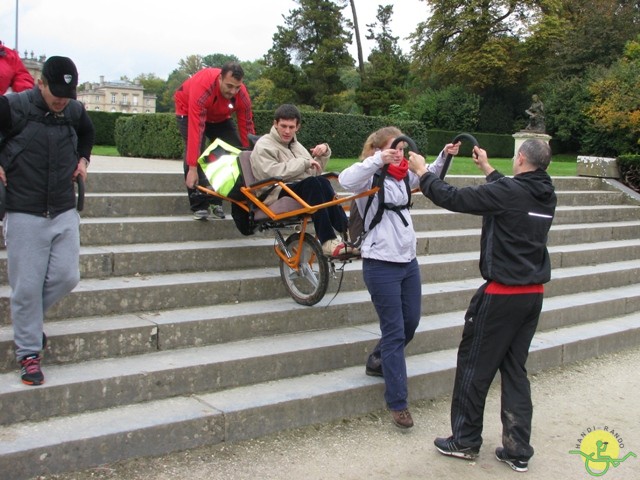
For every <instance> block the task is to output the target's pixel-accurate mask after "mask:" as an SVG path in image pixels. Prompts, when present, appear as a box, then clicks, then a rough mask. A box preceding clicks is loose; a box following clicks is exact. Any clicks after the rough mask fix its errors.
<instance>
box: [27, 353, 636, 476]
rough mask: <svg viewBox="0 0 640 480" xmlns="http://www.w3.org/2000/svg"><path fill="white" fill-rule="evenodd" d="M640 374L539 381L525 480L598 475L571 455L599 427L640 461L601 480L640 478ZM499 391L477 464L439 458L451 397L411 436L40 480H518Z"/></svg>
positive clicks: (329, 432) (207, 454)
mask: <svg viewBox="0 0 640 480" xmlns="http://www.w3.org/2000/svg"><path fill="white" fill-rule="evenodd" d="M639 371H640V348H636V349H633V350H626V351H622V352H620V353H617V354H613V355H608V356H604V357H601V358H597V359H593V360H588V361H584V362H580V363H576V364H573V365H570V366H568V367H564V368H559V369H554V370H550V371H546V372H543V373H540V374H538V375H535V376H532V377H531V386H532V391H533V401H534V423H533V437H532V444H533V446H534V448H535V449H536V454H535V456H534V457H533V459H532V460H531V462H530V463H529V472H528V473H527V474H526V475H527V477H525V478H528V479H530V480H531V479H544V480H550V479H560V478H561V479H563V480H571V479H581V480H583V479H589V478H594V477H593V476H592V475H590V474H589V473H588V472H587V471H586V468H585V463H584V461H582V460H581V458H580V456H579V455H575V454H570V453H569V451H570V450H575V449H576V444H577V442H578V439H579V438H580V436H581V435H582V434H587V433H589V430H588V429H589V428H591V429H594V427H595V430H604V429H605V427H606V428H607V429H608V430H609V431H611V430H612V429H613V430H615V432H617V434H618V435H619V439H618V441H619V442H620V441H622V444H623V445H624V447H623V448H620V450H619V456H617V457H615V458H622V457H623V456H624V455H626V454H628V453H629V452H635V453H636V454H637V455H638V456H637V457H636V458H634V457H632V456H630V457H629V458H628V459H626V460H625V461H624V462H621V463H619V464H618V466H616V467H614V466H613V465H610V468H609V470H608V472H607V473H606V474H605V475H604V476H603V478H604V479H606V480H615V479H637V478H640V408H639V407H638V399H640V381H639V379H638V372H639ZM495 387H496V385H494V387H493V388H492V389H491V392H490V394H489V398H488V399H487V406H486V410H485V429H484V446H483V448H482V450H481V453H480V457H479V458H478V460H477V461H475V462H468V461H464V460H459V459H453V458H449V457H443V456H442V455H439V454H438V453H437V452H436V451H435V449H434V447H433V439H434V437H436V436H442V435H448V434H449V431H450V430H449V399H448V398H442V399H438V400H436V401H424V402H417V403H414V404H412V405H411V412H412V415H413V417H414V420H415V422H416V426H415V427H414V428H413V429H411V430H409V431H407V432H406V433H404V432H401V431H399V430H398V429H397V428H395V427H393V426H392V424H391V422H390V421H389V418H388V413H387V412H384V411H380V412H376V413H374V414H370V415H366V416H362V417H356V418H349V419H344V420H342V421H339V422H334V423H330V424H323V425H318V426H312V427H305V428H300V429H297V430H293V431H288V432H283V433H280V434H276V435H272V436H269V437H265V438H260V439H255V440H251V441H246V442H241V443H236V444H230V445H216V446H212V447H204V448H199V449H196V450H191V451H187V452H180V453H174V454H170V455H165V456H162V457H157V458H144V459H137V460H131V461H127V462H121V463H117V464H112V465H103V466H101V467H99V468H93V469H90V470H86V471H83V472H78V473H71V474H65V475H50V476H44V477H38V479H39V480H54V479H55V480H89V479H92V480H95V479H118V480H182V479H185V480H205V479H206V480H216V479H225V480H229V479H233V480H245V479H246V480H249V479H251V480H256V479H260V480H268V479H287V480H296V479H305V480H321V479H344V480H356V479H358V480H359V479H371V478H376V479H377V478H380V479H426V478H440V479H465V480H476V479H478V480H480V479H491V480H501V479H507V478H509V479H513V478H517V477H518V476H519V475H522V474H518V473H516V472H513V471H512V470H511V469H510V468H509V467H507V466H506V465H504V464H501V463H499V462H497V461H496V460H495V458H494V456H493V451H494V449H495V447H496V446H497V445H499V443H500V436H501V425H500V417H499V402H500V396H499V389H497V388H495ZM598 435H600V434H598ZM591 438H593V436H592V437H591ZM620 439H621V440H620ZM585 444H586V441H585ZM591 465H592V466H593V464H591ZM603 465H605V464H603V463H600V464H598V465H596V466H603Z"/></svg>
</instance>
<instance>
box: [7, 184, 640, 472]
mask: <svg viewBox="0 0 640 480" xmlns="http://www.w3.org/2000/svg"><path fill="white" fill-rule="evenodd" d="M450 181H451V182H452V183H454V184H456V185H459V186H462V185H469V184H472V183H480V182H482V181H483V179H481V178H479V177H451V178H450ZM555 184H556V189H557V192H558V198H559V206H558V209H557V214H556V219H555V221H554V225H553V227H552V229H551V233H550V245H549V249H550V252H551V258H552V262H553V273H552V277H553V278H552V281H551V282H550V283H549V284H548V285H547V287H546V298H545V304H544V309H543V315H542V318H541V321H540V326H539V329H538V333H537V335H536V337H535V339H534V342H533V345H532V348H531V355H530V359H529V363H528V368H529V371H530V372H536V371H540V370H543V369H547V368H551V367H556V366H559V365H563V364H566V363H570V362H574V361H577V360H581V359H585V358H589V357H595V356H598V355H601V354H604V353H608V352H611V351H616V350H619V349H623V348H628V347H632V346H637V345H640V201H639V200H638V198H637V197H634V196H633V194H631V193H630V192H629V191H626V190H625V189H620V188H618V187H617V184H616V183H615V182H611V181H606V180H601V179H597V178H578V177H572V178H556V179H555ZM87 190H88V192H89V193H87V197H86V201H85V210H84V211H83V213H82V217H83V219H82V224H81V238H82V249H81V272H82V280H81V282H80V284H79V285H78V287H77V288H76V289H75V290H74V291H73V292H72V293H71V294H70V295H69V296H68V297H66V298H65V299H64V300H63V301H61V302H60V303H59V304H58V305H56V306H55V307H54V308H53V309H52V310H51V311H50V312H49V314H48V318H47V322H46V324H45V330H46V333H47V335H48V337H49V340H50V341H49V346H48V348H47V351H46V354H45V358H44V362H43V366H44V368H43V370H44V372H45V375H46V380H47V381H46V384H45V385H43V386H41V387H26V386H23V385H22V384H21V382H20V381H19V377H18V372H17V367H16V364H15V361H14V359H13V345H12V332H11V326H10V320H9V294H10V289H9V287H8V285H7V280H6V251H5V250H0V279H1V283H0V479H1V480H5V479H11V480H21V479H27V478H32V477H35V476H37V475H39V474H43V473H56V472H67V471H73V470H78V469H83V468H87V467H90V466H95V465H99V464H103V463H108V462H114V461H117V460H121V459H126V458H132V457H137V456H147V455H158V454H162V453H166V452H171V451H176V450H184V449H188V448H193V447H197V446H200V445H204V444H215V443H220V442H233V441H238V440H243V439H248V438H253V437H258V436H262V435H266V434H269V433H272V432H276V431H280V430H283V429H288V428H295V427H299V426H303V425H308V424H312V423H319V422H327V421H331V420H335V419H337V418H342V417H349V416H353V415H360V414H364V413H367V412H370V411H374V410H379V409H381V408H383V407H384V403H383V398H382V393H383V382H382V381H381V379H377V378H371V377H367V376H365V375H364V361H365V359H366V356H367V352H368V350H369V349H370V348H371V347H372V346H373V345H374V343H375V342H376V341H377V339H378V336H379V329H378V325H377V317H376V315H375V313H374V310H373V308H372V305H371V304H370V301H369V297H368V294H367V292H366V288H365V286H364V283H363V281H362V275H361V271H360V269H361V265H360V261H355V262H353V263H351V264H348V265H346V266H345V268H344V271H343V272H342V274H343V278H342V282H341V287H340V292H339V293H338V295H337V296H335V298H334V294H335V292H336V288H337V286H338V283H339V277H340V275H341V272H340V271H338V272H337V273H336V277H337V278H335V279H333V280H332V281H331V285H330V287H329V292H328V293H327V295H326V296H325V298H324V299H323V300H322V301H321V302H320V303H319V304H317V305H315V306H314V307H303V306H300V305H298V304H296V303H294V302H293V300H291V299H290V297H289V296H288V295H287V293H286V290H285V289H284V287H283V285H282V283H281V280H280V276H279V271H278V263H277V258H276V256H275V253H274V252H273V250H272V249H273V239H272V238H271V237H270V236H268V235H263V234H258V235H255V236H253V237H242V236H241V235H240V234H239V233H237V232H236V230H235V226H234V224H233V221H232V220H231V219H230V218H229V215H228V218H227V219H226V220H215V221H208V222H196V221H193V220H192V219H191V217H190V216H188V215H186V214H185V210H186V198H185V194H184V191H183V184H182V180H181V175H179V174H176V173H174V172H171V173H169V172H167V173H162V172H160V173H145V174H144V175H141V174H135V173H130V172H126V173H125V172H122V173H104V172H103V173H100V172H93V173H92V175H91V178H90V183H89V184H88V185H87ZM225 209H228V205H225ZM412 215H413V218H414V223H415V227H416V230H417V232H418V252H419V262H420V265H421V269H422V278H423V315H424V317H423V319H422V322H421V324H420V327H419V329H418V331H417V332H416V336H415V339H414V340H413V341H412V342H411V344H410V345H409V347H408V350H407V354H408V360H407V363H408V371H409V375H410V385H409V390H410V396H411V400H418V399H424V398H434V397H438V396H442V395H446V394H449V393H450V391H451V388H452V384H453V373H454V368H455V353H456V348H457V344H458V340H459V337H460V333H461V330H462V318H463V315H464V311H465V309H466V307H467V304H468V302H469V300H470V298H471V295H472V294H473V292H474V291H475V289H476V288H477V287H478V286H479V285H480V283H481V279H480V278H479V273H478V245H479V233H480V218H479V217H474V216H470V215H462V214H454V213H450V212H447V211H445V210H441V209H437V208H435V207H433V205H432V204H431V203H430V202H429V201H428V200H426V199H425V198H424V197H423V196H421V195H416V196H415V197H414V208H413V211H412Z"/></svg>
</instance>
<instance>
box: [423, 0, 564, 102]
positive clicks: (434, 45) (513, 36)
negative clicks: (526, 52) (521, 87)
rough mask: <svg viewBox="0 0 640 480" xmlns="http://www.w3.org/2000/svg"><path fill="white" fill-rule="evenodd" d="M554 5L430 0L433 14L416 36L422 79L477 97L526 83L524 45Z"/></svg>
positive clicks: (520, 0)
mask: <svg viewBox="0 0 640 480" xmlns="http://www.w3.org/2000/svg"><path fill="white" fill-rule="evenodd" d="M553 1H556V0H469V1H467V2H462V3H461V2H460V1H458V0H425V2H426V3H427V4H428V5H429V6H430V7H431V9H432V15H431V17H430V18H429V20H427V21H425V22H421V23H419V24H418V27H417V29H416V31H415V32H414V33H413V34H412V35H411V39H412V52H413V56H414V67H415V68H416V71H417V73H418V75H419V76H420V77H422V78H423V79H425V80H427V81H431V82H433V81H435V82H436V84H440V85H442V84H459V85H466V86H468V88H470V89H472V90H473V91H475V92H477V93H482V92H483V91H485V90H487V89H488V88H490V87H492V88H496V87H503V86H510V85H516V84H518V83H521V80H522V76H523V71H524V67H523V65H522V61H521V54H520V42H521V40H522V38H524V37H525V36H526V35H528V34H529V33H530V32H531V25H532V24H534V23H535V22H536V20H537V19H538V18H539V17H540V16H541V15H542V14H543V7H544V6H546V4H547V3H548V2H553Z"/></svg>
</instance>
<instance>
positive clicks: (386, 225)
mask: <svg viewBox="0 0 640 480" xmlns="http://www.w3.org/2000/svg"><path fill="white" fill-rule="evenodd" d="M401 135H402V132H401V131H400V130H399V129H397V128H395V127H384V128H381V129H380V130H377V131H376V132H374V133H372V134H371V135H370V136H369V138H368V139H367V141H366V142H365V144H364V147H363V150H362V154H361V156H360V158H361V159H362V161H361V162H358V163H355V164H353V165H351V166H350V167H349V168H347V169H345V170H344V171H342V173H340V176H339V177H338V181H339V182H340V185H342V187H343V188H345V189H346V190H349V191H350V192H353V193H360V192H364V191H366V190H368V189H370V188H371V186H372V183H373V180H374V176H375V175H376V173H379V171H380V170H381V169H382V167H383V166H384V165H387V164H388V165H389V167H388V172H387V175H386V177H385V179H384V185H383V186H382V187H381V188H384V195H385V197H384V203H385V205H386V206H388V207H389V206H397V207H401V208H402V207H404V206H407V205H408V204H409V200H410V198H409V197H408V195H407V193H408V192H407V188H406V185H405V177H406V176H408V179H409V186H410V187H411V189H413V188H415V187H417V186H418V185H419V178H418V177H417V176H416V175H415V174H414V173H413V172H411V171H409V168H408V167H409V165H408V162H407V160H406V159H405V158H404V155H403V148H402V147H403V143H400V144H399V145H398V146H397V147H396V148H393V149H392V148H391V144H392V143H393V141H394V139H396V138H397V137H399V136H401ZM458 147H459V144H456V145H453V144H448V145H446V146H445V148H444V150H443V151H442V152H441V153H440V155H439V156H438V158H437V159H436V161H435V162H434V163H433V164H431V165H430V166H429V167H428V168H429V171H431V172H433V173H436V174H439V173H440V171H441V170H442V167H443V164H444V160H445V157H446V155H447V154H451V155H457V153H458ZM367 200H368V199H367V197H365V198H361V199H358V200H357V205H358V210H359V212H360V214H361V215H363V216H364V213H365V207H366V203H367ZM377 210H378V194H376V195H375V196H374V198H373V201H372V203H371V205H370V207H369V210H368V212H367V214H366V218H364V229H365V232H366V231H367V230H368V227H369V225H370V223H371V220H372V219H373V217H374V215H375V214H376V212H377ZM360 251H361V255H362V273H363V277H364V281H365V284H366V285H367V289H368V290H369V294H370V295H371V301H372V302H373V304H374V306H375V308H376V312H377V313H378V317H379V320H380V331H381V334H382V335H381V338H380V341H379V342H378V344H377V345H376V346H375V348H374V349H373V352H372V353H371V354H370V355H369V358H368V360H367V366H366V369H365V372H366V374H367V375H374V376H382V377H384V381H385V393H384V398H385V402H386V404H387V407H388V408H389V410H390V411H391V417H392V420H393V423H394V424H395V425H396V426H398V427H400V428H410V427H412V426H413V419H412V418H411V413H410V412H409V409H408V401H407V398H408V389H407V368H406V362H405V356H404V349H405V346H406V345H407V343H409V342H410V341H411V339H412V338H413V335H414V333H415V331H416V328H417V327H418V322H419V321H420V308H421V302H422V281H421V279H420V269H419V266H418V261H417V260H416V235H415V231H414V229H413V223H412V222H411V215H410V214H409V210H408V208H407V209H388V208H386V209H385V210H384V212H383V214H382V219H381V221H380V223H378V224H377V225H376V226H375V227H374V228H373V229H372V230H371V231H369V232H368V233H367V234H366V236H365V237H364V240H363V241H362V244H361V245H360Z"/></svg>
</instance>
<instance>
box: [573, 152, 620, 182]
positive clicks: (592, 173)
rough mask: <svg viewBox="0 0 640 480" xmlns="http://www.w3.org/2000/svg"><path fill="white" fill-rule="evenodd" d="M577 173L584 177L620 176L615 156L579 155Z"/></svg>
mask: <svg viewBox="0 0 640 480" xmlns="http://www.w3.org/2000/svg"><path fill="white" fill-rule="evenodd" d="M576 173H577V174H578V175H579V176H583V177H601V178H616V179H617V178H620V171H619V170H618V163H617V162H616V159H615V158H608V157H583V156H579V157H578V164H577V166H576Z"/></svg>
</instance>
